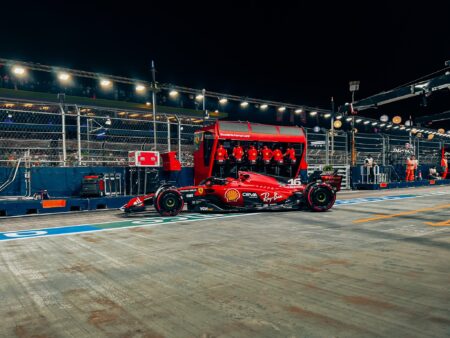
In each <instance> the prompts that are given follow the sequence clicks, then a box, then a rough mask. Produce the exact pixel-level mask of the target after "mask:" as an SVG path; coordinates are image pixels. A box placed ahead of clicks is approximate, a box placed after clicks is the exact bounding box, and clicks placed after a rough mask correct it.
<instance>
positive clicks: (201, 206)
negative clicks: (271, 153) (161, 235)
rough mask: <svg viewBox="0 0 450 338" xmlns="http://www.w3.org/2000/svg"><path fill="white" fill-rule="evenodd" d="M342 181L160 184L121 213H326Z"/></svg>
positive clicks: (260, 178)
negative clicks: (148, 211) (150, 208)
mask: <svg viewBox="0 0 450 338" xmlns="http://www.w3.org/2000/svg"><path fill="white" fill-rule="evenodd" d="M341 179H342V177H341V176H337V175H333V176H320V175H319V176H317V177H316V178H315V179H314V180H313V181H312V182H310V183H308V184H302V183H301V182H300V180H298V179H290V180H283V179H281V178H278V177H276V178H275V177H272V176H267V175H262V174H257V173H254V172H243V171H241V172H239V178H216V177H210V178H207V179H206V180H204V181H202V182H201V183H200V184H199V185H198V186H190V187H182V188H176V187H173V186H170V185H163V186H161V187H160V188H159V189H158V190H157V191H156V192H155V193H152V194H149V195H145V196H138V197H134V198H132V199H131V200H130V201H129V202H128V203H127V204H126V205H124V206H123V207H122V210H123V211H125V212H139V211H144V210H146V207H147V206H152V205H153V206H154V208H155V209H156V211H158V212H159V213H160V214H161V215H162V216H175V215H177V214H178V213H180V212H181V211H182V210H183V207H184V204H187V209H188V210H189V211H193V212H225V211H251V210H286V209H292V210H300V209H303V208H309V209H310V210H313V211H326V210H328V209H330V208H331V207H332V206H333V204H334V202H335V200H336V192H337V191H339V190H340V182H341ZM327 182H328V183H327Z"/></svg>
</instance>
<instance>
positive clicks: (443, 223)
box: [424, 219, 450, 227]
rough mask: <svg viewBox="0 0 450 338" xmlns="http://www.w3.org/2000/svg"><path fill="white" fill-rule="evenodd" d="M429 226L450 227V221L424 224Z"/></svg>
mask: <svg viewBox="0 0 450 338" xmlns="http://www.w3.org/2000/svg"><path fill="white" fill-rule="evenodd" d="M424 223H425V224H427V225H431V226H432V227H450V219H449V220H448V221H442V222H436V223H433V222H424Z"/></svg>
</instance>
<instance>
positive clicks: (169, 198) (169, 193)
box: [155, 189, 184, 216]
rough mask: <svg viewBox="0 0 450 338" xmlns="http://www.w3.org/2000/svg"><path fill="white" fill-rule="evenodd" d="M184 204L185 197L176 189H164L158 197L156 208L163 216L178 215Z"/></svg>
mask: <svg viewBox="0 0 450 338" xmlns="http://www.w3.org/2000/svg"><path fill="white" fill-rule="evenodd" d="M183 206H184V200H183V197H182V196H181V193H180V192H179V191H178V190H175V189H166V190H163V191H161V192H160V193H159V194H158V196H157V198H156V203H155V209H156V211H158V212H159V214H160V215H161V216H176V215H178V214H179V213H180V212H181V210H183Z"/></svg>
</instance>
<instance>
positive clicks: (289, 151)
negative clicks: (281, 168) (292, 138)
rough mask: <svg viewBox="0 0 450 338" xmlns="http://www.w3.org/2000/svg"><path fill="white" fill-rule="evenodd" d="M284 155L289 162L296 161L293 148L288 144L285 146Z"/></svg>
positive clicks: (293, 162)
mask: <svg viewBox="0 0 450 338" xmlns="http://www.w3.org/2000/svg"><path fill="white" fill-rule="evenodd" d="M284 156H285V157H287V158H288V159H289V162H291V164H295V162H297V158H296V157H295V149H294V147H292V146H290V145H289V146H288V147H287V149H286V152H285V153H284Z"/></svg>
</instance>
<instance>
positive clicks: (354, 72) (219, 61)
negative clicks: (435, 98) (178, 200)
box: [0, 1, 450, 116]
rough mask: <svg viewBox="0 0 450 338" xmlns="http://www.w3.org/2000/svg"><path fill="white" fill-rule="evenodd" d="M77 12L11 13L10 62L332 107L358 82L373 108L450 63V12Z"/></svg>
mask: <svg viewBox="0 0 450 338" xmlns="http://www.w3.org/2000/svg"><path fill="white" fill-rule="evenodd" d="M72 3H73V5H69V4H67V3H64V2H63V1H59V2H56V1H53V2H43V1H33V2H30V3H28V4H27V2H24V1H22V2H19V1H15V2H11V1H8V3H7V4H2V10H1V12H2V13H1V18H2V21H1V27H2V29H0V42H1V43H0V57H4V58H12V59H20V60H23V61H32V62H40V63H43V64H49V65H59V66H67V67H72V68H76V69H83V70H90V71H96V72H97V71H98V72H104V73H111V74H114V75H124V76H130V77H136V78H141V79H150V71H149V69H150V60H152V59H154V60H155V61H156V66H157V69H158V75H157V77H158V80H159V81H160V82H170V83H175V84H178V85H185V86H191V87H195V88H199V89H201V88H206V89H207V90H208V89H209V90H212V91H222V92H225V93H230V94H236V95H241V96H249V97H256V98H261V99H273V100H278V101H284V102H290V103H295V104H300V105H301V104H306V105H311V106H318V107H323V108H328V107H329V105H330V104H329V101H330V97H331V96H334V97H335V101H336V102H337V104H338V105H339V104H342V103H344V102H346V101H349V100H350V93H349V91H348V81H349V80H360V81H361V87H360V91H359V92H358V93H357V98H364V97H367V96H369V95H372V94H376V93H378V92H380V91H383V90H388V89H391V88H393V87H395V86H397V85H400V84H402V83H405V82H408V81H411V80H414V79H416V78H418V77H420V76H422V75H425V74H428V73H431V72H433V71H435V70H438V69H441V68H443V66H444V62H445V61H446V60H450V19H449V18H450V17H449V13H450V2H449V1H435V2H433V1H428V2H423V3H421V4H420V5H417V4H414V3H413V2H412V1H409V2H405V3H404V4H403V5H399V4H394V1H372V2H371V3H370V2H366V1H360V2H359V3H358V4H345V5H344V4H343V3H344V2H343V1H334V2H332V3H333V4H332V5H329V4H327V2H325V1H314V2H312V1H309V2H306V1H302V2H300V1H298V3H297V4H293V3H294V2H293V1H279V2H273V1H271V2H268V4H263V2H262V1H247V2H244V1H241V2H238V1H236V2H235V1H210V2H194V1H184V2H180V3H177V2H173V1H164V2H163V1H158V2H151V1H145V2H142V3H140V2H133V1H126V2H120V3H121V5H116V4H114V3H113V2H112V1H110V2H107V3H106V2H105V3H103V2H96V1H90V2H81V1H80V2H72ZM82 3H85V4H82ZM163 3H164V4H163ZM302 3H308V4H302ZM312 3H313V4H312ZM432 3H435V4H433V5H432ZM449 92H450V91H449ZM441 96H442V95H441ZM447 99H448V100H447ZM442 102H444V104H443V103H442ZM397 106H398V105H397ZM397 106H395V107H396V108H395V109H402V107H399V108H397ZM406 106H408V108H407V109H411V112H412V113H413V114H424V113H438V112H441V111H443V110H449V109H450V95H447V96H444V101H442V99H440V102H439V104H438V105H437V106H435V107H433V106H432V105H431V106H430V105H429V107H426V108H423V107H421V108H419V107H418V106H419V105H418V103H417V102H414V103H413V104H412V105H411V103H410V104H409V105H406ZM406 106H405V107H406ZM432 110H434V111H432ZM365 114H366V115H367V116H369V115H370V112H366V113H365Z"/></svg>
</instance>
